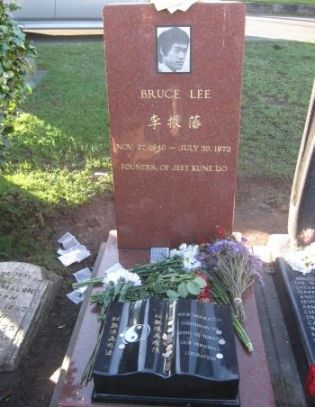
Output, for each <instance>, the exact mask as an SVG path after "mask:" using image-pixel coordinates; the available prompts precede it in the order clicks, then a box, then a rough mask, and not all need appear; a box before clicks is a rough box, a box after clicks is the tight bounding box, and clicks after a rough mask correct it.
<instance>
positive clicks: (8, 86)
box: [0, 0, 36, 165]
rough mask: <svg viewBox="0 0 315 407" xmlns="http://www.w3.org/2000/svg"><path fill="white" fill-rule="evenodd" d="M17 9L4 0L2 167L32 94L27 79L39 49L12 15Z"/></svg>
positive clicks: (0, 38) (0, 36) (0, 18)
mask: <svg viewBox="0 0 315 407" xmlns="http://www.w3.org/2000/svg"><path fill="white" fill-rule="evenodd" d="M17 8H18V7H17V5H16V4H15V2H14V1H11V2H10V3H4V2H3V0H0V165H1V164H2V163H3V161H4V157H5V151H6V149H7V147H8V146H9V135H10V134H11V133H12V131H13V121H14V118H15V117H16V115H17V108H18V105H19V104H20V103H21V102H22V100H23V99H24V98H25V96H26V95H27V94H29V93H30V92H31V88H30V86H29V85H28V83H27V77H28V74H29V72H30V70H31V58H33V57H34V56H35V55H36V51H35V48H34V47H33V46H32V45H31V44H30V43H29V41H27V40H26V37H25V34H24V33H23V31H22V30H21V29H20V28H19V26H18V25H17V23H16V22H15V21H14V20H13V19H12V18H11V16H10V12H12V11H14V10H16V9H17Z"/></svg>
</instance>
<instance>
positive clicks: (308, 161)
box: [288, 82, 315, 245]
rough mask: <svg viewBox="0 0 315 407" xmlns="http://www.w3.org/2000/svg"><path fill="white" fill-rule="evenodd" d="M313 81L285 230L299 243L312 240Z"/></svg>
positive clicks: (314, 164) (314, 214)
mask: <svg viewBox="0 0 315 407" xmlns="http://www.w3.org/2000/svg"><path fill="white" fill-rule="evenodd" d="M314 202H315V82H314V86H313V91H312V95H311V101H310V105H309V110H308V115H307V119H306V123H305V128H304V133H303V138H302V142H301V146H300V152H299V157H298V161H297V165H296V169H295V175H294V180H293V186H292V192H291V200H290V210H289V223H288V231H289V235H290V239H291V241H293V242H298V243H299V244H303V245H305V244H309V243H312V242H313V241H315V204H314Z"/></svg>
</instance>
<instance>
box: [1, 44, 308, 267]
mask: <svg viewBox="0 0 315 407" xmlns="http://www.w3.org/2000/svg"><path fill="white" fill-rule="evenodd" d="M37 49H38V54H39V56H38V61H37V65H38V69H43V70H46V71H47V75H46V76H45V77H44V79H43V80H42V81H41V82H40V84H39V85H38V86H37V87H36V88H35V90H34V92H33V94H32V96H31V97H29V99H28V100H27V101H26V103H25V104H24V105H23V106H22V109H21V110H22V112H21V114H20V117H19V118H18V119H17V121H16V126H15V134H14V137H13V138H12V148H11V150H10V152H9V155H8V161H7V164H6V166H5V168H4V169H3V170H2V173H0V214H1V218H0V230H1V233H0V260H8V259H10V260H20V261H32V262H34V263H40V264H42V265H44V266H45V265H46V266H47V267H50V268H52V267H53V268H54V269H58V264H59V263H58V264H57V261H56V259H55V257H56V256H55V254H54V252H52V250H51V247H52V242H51V231H50V230H49V228H46V226H45V216H47V214H52V213H54V211H55V210H56V209H58V208H59V207H60V206H75V205H78V204H82V203H84V202H86V201H88V200H89V198H90V197H92V196H93V195H95V194H98V193H99V192H100V191H104V190H109V189H111V167H110V160H109V154H108V147H109V140H108V129H107V115H106V102H105V97H104V94H105V90H104V63H103V45H102V43H63V44H40V45H38V46H37ZM314 51H315V46H314V45H311V44H302V43H295V42H285V41H250V42H248V43H247V46H246V59H245V65H244V86H243V106H242V128H241V143H240V159H239V173H240V176H255V177H273V178H281V179H286V180H289V182H291V179H292V176H293V171H294V167H295V163H296V159H297V153H298V148H299V143H300V139H301V136H302V131H303V126H304V122H305V117H306V110H307V105H308V100H309V96H310V92H311V87H312V82H313V76H314V68H315V66H314ZM96 171H102V172H106V173H107V174H108V175H107V176H104V177H96V176H95V175H94V173H95V172H96ZM39 231H40V233H39ZM52 264H53V265H52Z"/></svg>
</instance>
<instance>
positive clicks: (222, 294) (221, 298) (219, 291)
mask: <svg viewBox="0 0 315 407" xmlns="http://www.w3.org/2000/svg"><path fill="white" fill-rule="evenodd" d="M211 291H212V294H213V296H214V298H215V300H216V301H217V302H218V303H221V304H230V301H229V297H228V295H227V292H226V290H225V288H224V287H223V286H222V285H221V284H220V283H219V282H218V281H217V280H215V279H213V280H212V287H211ZM231 312H232V322H233V327H234V329H235V332H236V334H237V336H238V337H239V339H240V340H241V342H242V343H243V344H244V346H245V348H246V349H247V350H248V352H253V351H254V347H253V344H252V342H251V340H250V338H249V336H248V335H247V333H246V331H245V328H244V327H243V325H242V324H241V323H240V321H239V319H238V318H237V316H236V314H235V312H234V311H233V310H231Z"/></svg>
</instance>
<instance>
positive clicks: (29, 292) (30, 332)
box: [0, 262, 61, 372]
mask: <svg viewBox="0 0 315 407" xmlns="http://www.w3.org/2000/svg"><path fill="white" fill-rule="evenodd" d="M60 280H61V279H60V277H58V276H57V275H55V274H54V273H50V272H47V271H46V270H44V269H43V268H41V267H38V266H35V265H33V264H27V263H17V262H5V263H0V372H2V371H7V370H13V369H14V368H15V367H16V366H17V364H18V361H19V358H20V356H21V355H22V354H23V352H25V350H26V349H27V346H28V345H29V344H30V342H31V340H32V338H33V336H34V334H35V332H36V329H37V328H38V326H39V324H40V322H41V320H42V319H43V317H44V316H45V312H46V311H47V309H48V307H49V305H50V304H51V302H52V299H53V297H54V294H55V292H56V289H57V287H58V283H59V282H60Z"/></svg>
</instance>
